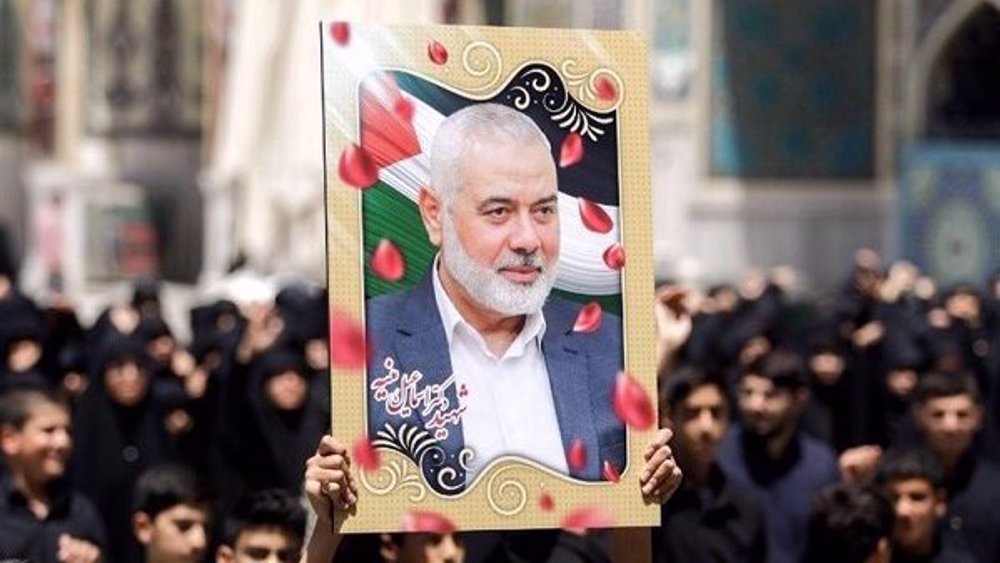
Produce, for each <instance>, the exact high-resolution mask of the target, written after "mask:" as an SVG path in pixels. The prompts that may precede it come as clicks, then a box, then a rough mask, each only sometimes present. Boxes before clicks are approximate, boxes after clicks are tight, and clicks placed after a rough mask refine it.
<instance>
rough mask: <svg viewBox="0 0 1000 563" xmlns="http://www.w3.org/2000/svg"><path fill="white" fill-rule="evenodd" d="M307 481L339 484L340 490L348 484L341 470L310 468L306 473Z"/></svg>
mask: <svg viewBox="0 0 1000 563" xmlns="http://www.w3.org/2000/svg"><path fill="white" fill-rule="evenodd" d="M306 480H307V481H319V482H320V483H337V485H338V486H340V488H343V487H344V485H346V484H347V481H346V479H345V477H344V472H343V471H341V470H340V469H323V468H321V467H310V468H309V470H308V471H306Z"/></svg>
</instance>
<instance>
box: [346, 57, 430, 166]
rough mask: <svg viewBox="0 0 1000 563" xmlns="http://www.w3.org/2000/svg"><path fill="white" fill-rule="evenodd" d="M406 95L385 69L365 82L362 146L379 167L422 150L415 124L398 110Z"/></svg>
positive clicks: (362, 91)
mask: <svg viewBox="0 0 1000 563" xmlns="http://www.w3.org/2000/svg"><path fill="white" fill-rule="evenodd" d="M402 96H404V94H403V93H402V92H401V91H400V89H399V86H397V85H396V81H395V80H393V78H392V76H391V75H389V74H387V73H384V72H380V73H377V74H373V75H371V76H369V77H368V78H365V80H364V81H363V82H362V83H361V96H360V98H361V146H362V148H364V149H365V150H366V151H368V154H369V155H371V157H372V159H373V160H374V161H375V165H376V166H378V167H379V168H384V167H386V166H389V165H391V164H394V163H396V162H399V161H401V160H404V159H407V158H410V157H413V156H416V155H418V154H420V152H421V150H420V141H419V140H418V139H417V133H416V131H414V129H413V124H412V123H411V122H410V120H409V119H406V116H405V115H400V114H399V113H397V111H396V109H395V108H396V107H398V106H397V101H398V100H399V99H400V98H401V97H402Z"/></svg>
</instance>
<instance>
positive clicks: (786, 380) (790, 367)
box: [740, 348, 808, 391]
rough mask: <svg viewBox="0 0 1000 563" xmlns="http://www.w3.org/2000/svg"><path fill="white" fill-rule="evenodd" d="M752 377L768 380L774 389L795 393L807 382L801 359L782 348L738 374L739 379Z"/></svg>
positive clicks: (752, 363) (755, 361)
mask: <svg viewBox="0 0 1000 563" xmlns="http://www.w3.org/2000/svg"><path fill="white" fill-rule="evenodd" d="M748 375H754V376H758V377H763V378H765V379H769V380H770V381H771V383H773V384H774V386H775V387H780V388H783V389H788V390H790V391H795V390H797V389H800V388H802V387H803V386H805V384H806V381H808V377H807V372H806V369H805V363H804V362H803V361H802V357H801V356H799V355H798V354H796V353H795V352H792V351H791V350H787V349H784V348H776V349H774V350H772V351H771V352H769V353H768V354H765V355H764V356H762V357H760V358H758V359H756V360H754V361H753V362H751V363H750V365H748V366H747V367H746V368H744V369H743V371H742V373H741V374H740V379H743V378H744V377H746V376H748Z"/></svg>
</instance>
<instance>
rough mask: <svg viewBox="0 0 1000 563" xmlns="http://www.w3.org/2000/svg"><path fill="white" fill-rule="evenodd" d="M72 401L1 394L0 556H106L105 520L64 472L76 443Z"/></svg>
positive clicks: (39, 394)
mask: <svg viewBox="0 0 1000 563" xmlns="http://www.w3.org/2000/svg"><path fill="white" fill-rule="evenodd" d="M69 425H70V417H69V411H68V409H67V407H66V404H65V403H63V402H61V401H60V400H58V399H56V398H55V397H53V396H52V395H49V394H47V393H45V392H43V391H39V390H34V389H20V390H13V391H9V392H8V393H6V394H4V395H3V396H2V397H0V450H2V451H3V455H4V457H5V458H6V461H7V469H8V473H7V475H5V476H4V478H3V479H2V480H0V530H3V533H0V558H26V559H28V560H31V561H34V562H37V563H45V562H50V561H60V562H69V563H95V562H97V561H100V560H101V559H102V555H101V552H102V550H103V546H104V538H105V536H104V526H103V524H102V523H101V520H100V518H99V517H98V514H97V511H96V510H95V509H94V506H93V505H92V504H91V503H90V502H89V501H88V500H87V499H85V498H84V497H82V496H80V495H79V494H76V493H75V492H74V491H72V490H71V489H70V488H69V486H68V484H67V482H66V480H65V479H64V476H65V474H66V461H67V459H68V458H69V453H70V450H71V448H72V445H73V441H72V437H71V436H70V426H69Z"/></svg>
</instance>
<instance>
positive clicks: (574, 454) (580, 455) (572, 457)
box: [566, 440, 587, 471]
mask: <svg viewBox="0 0 1000 563" xmlns="http://www.w3.org/2000/svg"><path fill="white" fill-rule="evenodd" d="M566 459H567V460H568V461H569V468H570V469H572V470H573V471H581V470H583V468H584V467H587V446H586V445H585V444H584V443H583V440H575V441H573V444H572V445H570V447H569V454H568V455H567V456H566Z"/></svg>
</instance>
